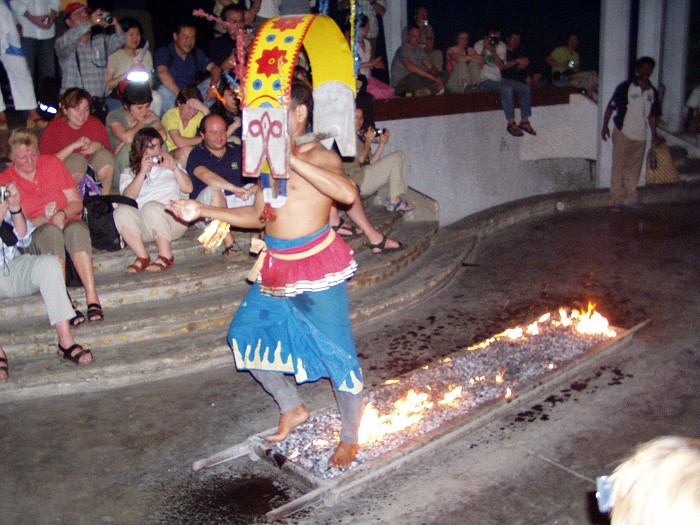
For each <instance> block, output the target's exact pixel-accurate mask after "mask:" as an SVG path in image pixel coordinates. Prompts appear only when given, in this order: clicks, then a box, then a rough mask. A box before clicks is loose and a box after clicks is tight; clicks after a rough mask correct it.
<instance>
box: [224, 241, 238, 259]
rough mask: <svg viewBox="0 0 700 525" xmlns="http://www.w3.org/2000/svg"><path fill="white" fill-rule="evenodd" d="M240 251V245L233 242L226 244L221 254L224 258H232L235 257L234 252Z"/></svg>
mask: <svg viewBox="0 0 700 525" xmlns="http://www.w3.org/2000/svg"><path fill="white" fill-rule="evenodd" d="M240 251H241V247H240V246H238V244H236V243H235V242H234V243H233V244H232V245H231V246H227V247H226V248H224V253H223V256H224V258H225V259H233V258H235V257H236V254H237V253H239V252H240Z"/></svg>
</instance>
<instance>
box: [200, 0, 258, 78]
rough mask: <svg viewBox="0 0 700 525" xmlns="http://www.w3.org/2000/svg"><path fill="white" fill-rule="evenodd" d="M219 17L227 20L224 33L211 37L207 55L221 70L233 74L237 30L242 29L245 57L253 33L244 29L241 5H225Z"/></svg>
mask: <svg viewBox="0 0 700 525" xmlns="http://www.w3.org/2000/svg"><path fill="white" fill-rule="evenodd" d="M221 18H222V19H223V20H225V21H226V22H228V25H227V26H226V33H224V34H223V35H221V36H218V37H216V38H214V39H212V41H211V43H210V44H209V57H210V58H211V61H212V62H214V64H216V65H217V66H219V68H220V69H221V70H222V71H229V72H231V73H232V74H235V71H233V67H234V64H236V61H237V60H238V53H237V49H238V46H237V38H238V32H239V31H240V30H244V32H243V42H244V48H245V50H246V53H245V57H246V58H247V56H248V50H249V49H250V46H251V44H252V43H253V34H252V32H250V31H245V9H244V8H243V7H242V6H237V5H229V6H226V7H225V8H224V10H223V11H222V12H221Z"/></svg>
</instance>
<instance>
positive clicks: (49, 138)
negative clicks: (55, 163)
mask: <svg viewBox="0 0 700 525" xmlns="http://www.w3.org/2000/svg"><path fill="white" fill-rule="evenodd" d="M80 137H87V138H89V139H90V140H96V141H97V142H99V143H100V144H102V145H103V146H104V147H105V148H107V150H109V151H110V152H111V153H114V150H112V146H111V145H110V144H109V135H108V134H107V128H105V126H104V124H102V122H100V120H99V119H98V118H97V117H94V116H92V115H90V116H89V117H88V119H87V122H85V124H83V127H82V128H80V129H73V128H71V127H70V126H69V125H68V121H67V120H66V119H65V118H63V117H56V118H55V119H53V120H52V121H51V122H49V125H48V126H46V129H44V131H43V133H42V134H41V139H40V140H39V151H40V152H41V153H44V154H45V155H49V154H56V153H58V152H59V151H61V150H62V149H63V148H65V147H66V146H68V144H71V143H72V142H75V141H76V140H78V139H79V138H80ZM73 153H80V152H79V151H78V150H74V151H73ZM83 156H84V157H85V158H86V159H88V158H89V157H90V155H83Z"/></svg>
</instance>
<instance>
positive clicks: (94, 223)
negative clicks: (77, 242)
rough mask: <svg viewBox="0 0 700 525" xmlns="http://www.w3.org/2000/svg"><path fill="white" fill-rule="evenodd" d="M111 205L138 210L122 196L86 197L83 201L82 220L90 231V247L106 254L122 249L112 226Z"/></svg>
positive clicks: (127, 198) (115, 230)
mask: <svg viewBox="0 0 700 525" xmlns="http://www.w3.org/2000/svg"><path fill="white" fill-rule="evenodd" d="M113 203H117V204H126V205H128V206H133V207H134V208H138V205H137V204H136V201H135V200H134V199H130V198H129V197H124V196H122V195H86V196H85V198H84V199H83V218H84V220H85V223H86V224H87V225H88V228H89V229H90V239H91V240H92V247H93V248H97V249H98V250H105V251H108V252H117V251H119V250H121V249H122V241H121V238H120V237H119V232H118V231H117V227H116V225H115V224H114V217H113V214H114V207H113V206H112V204H113Z"/></svg>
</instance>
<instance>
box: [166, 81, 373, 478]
mask: <svg viewBox="0 0 700 525" xmlns="http://www.w3.org/2000/svg"><path fill="white" fill-rule="evenodd" d="M291 98H292V102H291V109H290V110H289V134H290V137H291V138H292V143H294V139H295V138H296V137H298V136H299V135H301V134H303V133H304V131H305V129H306V124H307V121H310V120H311V118H312V111H313V99H312V94H311V89H310V87H309V86H308V84H306V83H304V82H301V81H298V80H295V81H293V82H292V93H291ZM289 163H290V168H291V170H290V175H289V181H288V184H287V202H286V204H285V205H284V206H282V207H281V208H279V209H276V210H274V212H275V214H276V217H275V218H271V219H268V220H266V221H265V222H264V229H265V242H266V244H267V248H268V251H267V252H266V253H265V255H264V256H265V262H264V264H263V265H262V270H261V275H260V277H259V278H258V279H257V281H256V282H255V284H254V285H253V286H252V288H251V289H250V291H249V292H248V294H247V295H246V297H245V298H244V300H243V302H242V303H241V306H240V307H239V309H238V311H237V312H236V315H235V316H234V319H233V321H232V322H231V326H230V328H229V334H228V341H229V344H230V345H231V348H232V350H233V355H234V359H235V362H236V367H237V368H238V370H249V371H250V372H251V374H252V375H253V377H255V379H257V380H258V382H259V383H260V384H261V385H262V386H263V388H264V389H265V390H266V391H267V392H268V393H270V394H271V395H272V396H273V397H274V399H275V402H276V403H277V404H278V405H279V408H280V419H279V426H278V429H277V432H275V433H274V434H272V435H270V436H267V438H266V439H267V440H268V441H271V442H278V441H282V440H284V439H286V437H287V436H288V435H289V432H290V431H291V430H292V429H293V428H294V427H296V426H298V425H300V424H301V423H303V422H304V421H306V420H307V419H308V417H309V411H308V410H307V408H306V407H305V406H304V404H303V402H302V400H301V398H300V397H299V394H298V393H297V390H296V386H295V385H294V384H293V383H292V382H291V381H290V380H289V378H287V377H285V375H284V374H294V375H295V378H296V381H297V382H298V383H302V382H306V381H316V380H317V379H320V378H322V377H326V378H330V380H331V382H332V384H333V388H334V391H335V397H336V401H337V403H338V409H339V411H340V417H341V420H342V431H341V434H340V443H339V444H338V446H337V448H336V450H335V452H334V453H333V455H332V457H331V458H330V460H329V462H328V465H329V466H331V467H340V468H345V467H348V466H349V465H350V464H351V463H352V461H353V459H354V458H355V455H356V453H357V450H358V429H359V424H360V419H361V417H362V401H361V395H360V394H361V391H362V370H361V368H360V363H359V360H358V358H357V352H356V350H355V344H354V342H353V340H352V333H351V330H350V328H351V327H350V315H349V313H350V312H349V302H348V298H347V288H346V283H345V281H346V279H347V278H348V277H350V275H352V273H353V272H354V271H355V268H356V266H357V265H356V263H355V261H354V260H353V258H352V250H351V249H350V248H349V247H348V246H347V244H345V243H344V242H343V241H342V240H341V239H340V236H336V234H335V232H334V231H333V230H332V229H331V228H330V227H329V225H328V214H329V211H330V208H331V206H332V205H333V202H334V201H337V202H340V203H341V204H347V205H350V204H352V203H353V201H354V200H355V198H356V196H357V192H356V190H355V185H354V183H353V182H352V181H351V180H350V179H349V178H348V177H346V176H345V175H344V174H343V167H342V162H341V160H340V158H339V157H338V156H337V155H336V154H335V153H333V152H331V151H329V150H327V149H325V148H324V147H323V146H321V145H320V144H318V143H311V144H305V145H303V146H300V147H295V146H294V145H293V146H292V153H291V155H290V162H289ZM263 206H264V202H263V196H262V192H261V191H260V189H259V188H258V190H257V196H256V198H255V205H254V206H248V207H244V208H236V209H226V208H219V207H212V206H206V205H204V204H202V203H201V202H197V201H192V200H189V201H186V200H182V201H177V202H174V203H172V204H171V205H170V206H169V209H170V210H171V211H172V212H173V213H174V214H175V215H177V216H178V217H180V218H181V219H183V220H187V221H193V220H196V219H199V218H203V217H205V218H212V219H219V220H221V221H225V222H228V223H230V224H232V225H234V226H236V227H238V228H260V227H261V226H260V225H261V221H263V220H264V219H263V218H262V217H263V216H262V215H261V214H262V213H263ZM273 263H274V264H273Z"/></svg>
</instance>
